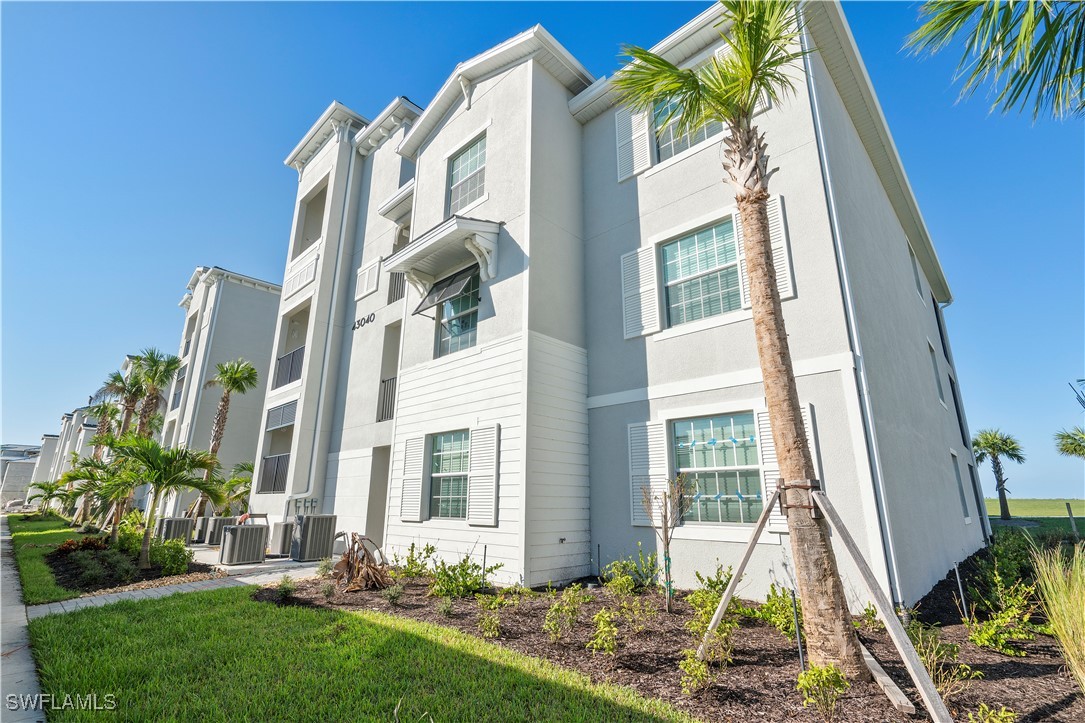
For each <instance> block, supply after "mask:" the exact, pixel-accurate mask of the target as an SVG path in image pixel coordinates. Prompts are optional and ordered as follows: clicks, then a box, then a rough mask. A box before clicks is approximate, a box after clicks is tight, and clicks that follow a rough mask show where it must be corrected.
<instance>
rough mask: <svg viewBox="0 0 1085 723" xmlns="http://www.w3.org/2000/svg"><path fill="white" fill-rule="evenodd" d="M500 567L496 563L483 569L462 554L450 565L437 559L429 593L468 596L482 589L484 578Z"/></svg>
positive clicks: (468, 556) (484, 586) (441, 595)
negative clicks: (458, 559) (460, 558)
mask: <svg viewBox="0 0 1085 723" xmlns="http://www.w3.org/2000/svg"><path fill="white" fill-rule="evenodd" d="M427 547H428V546H427ZM501 567H502V566H501V564H500V563H498V564H496V565H491V566H489V567H487V568H486V569H485V570H483V569H482V565H480V564H478V563H477V562H475V561H474V560H472V559H471V556H470V555H464V556H463V559H462V560H460V561H459V562H457V563H454V564H452V565H449V564H448V563H446V562H445V561H444V560H438V561H437V562H435V563H434V565H433V583H432V584H431V585H430V589H429V594H430V595H434V596H436V597H470V596H471V595H474V594H475V593H476V592H480V591H482V590H484V589H485V588H486V578H487V577H488V576H489V575H492V574H493V573H494V572H496V571H497V570H500V569H501Z"/></svg>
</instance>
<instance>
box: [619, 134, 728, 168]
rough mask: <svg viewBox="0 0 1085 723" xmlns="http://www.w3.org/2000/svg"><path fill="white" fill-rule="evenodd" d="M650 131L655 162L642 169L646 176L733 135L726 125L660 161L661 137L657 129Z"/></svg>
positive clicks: (705, 149)
mask: <svg viewBox="0 0 1085 723" xmlns="http://www.w3.org/2000/svg"><path fill="white" fill-rule="evenodd" d="M649 132H650V134H651V136H652V139H653V140H652V160H653V161H654V163H652V165H651V166H649V167H648V168H646V169H644V170H643V171H641V175H642V176H643V177H644V178H649V177H651V176H653V175H655V174H656V173H658V172H660V171H663V170H666V169H667V168H670V167H671V166H673V165H674V164H676V163H681V162H682V161H684V160H686V159H687V158H689V157H691V156H693V155H696V154H697V153H700V152H702V151H707V150H708V149H709V147H710V146H713V145H716V144H718V143H722V142H723V141H724V140H725V139H726V138H727V136H729V135H731V133H730V131H728V130H727V128H726V127H724V129H723V131H722V132H720V133H717V134H715V135H712V136H709V137H708V138H705V139H704V140H703V141H700V142H698V143H696V144H695V145H692V146H690V147H689V148H687V149H686V150H684V151H682V152H681V153H676V154H675V155H673V156H671V157H670V158H668V159H667V160H665V161H660V160H658V159H659V139H658V138H657V137H656V131H655V129H652V130H650V131H649Z"/></svg>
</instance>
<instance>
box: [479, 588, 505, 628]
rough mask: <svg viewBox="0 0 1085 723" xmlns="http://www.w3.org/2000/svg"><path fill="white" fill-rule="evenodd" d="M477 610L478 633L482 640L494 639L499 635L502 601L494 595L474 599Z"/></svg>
mask: <svg viewBox="0 0 1085 723" xmlns="http://www.w3.org/2000/svg"><path fill="white" fill-rule="evenodd" d="M476 601H477V604H478V608H479V616H478V632H479V634H480V635H482V637H484V638H496V637H498V636H499V635H501V614H500V612H499V611H500V610H501V608H502V607H504V603H503V601H502V600H501V599H500V598H499V597H497V596H494V595H479V596H477V597H476Z"/></svg>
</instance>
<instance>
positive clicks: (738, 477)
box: [672, 412, 762, 523]
mask: <svg viewBox="0 0 1085 723" xmlns="http://www.w3.org/2000/svg"><path fill="white" fill-rule="evenodd" d="M672 426H673V441H672V443H673V445H674V447H673V451H674V460H675V466H676V467H677V468H678V472H679V473H680V474H685V475H686V476H687V479H688V481H689V482H690V483H691V487H692V489H693V504H692V505H691V506H690V509H689V511H688V512H687V513H686V514H685V516H684V517H683V520H684V521H685V522H707V523H754V522H756V521H757V518H758V516H759V515H760V514H761V509H762V500H761V467H760V463H759V461H758V455H757V437H756V434H757V431H756V423H755V421H754V415H753V412H740V413H736V414H724V415H719V416H715V417H698V418H695V419H680V420H676V421H675V422H673V425H672Z"/></svg>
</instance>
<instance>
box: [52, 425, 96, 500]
mask: <svg viewBox="0 0 1085 723" xmlns="http://www.w3.org/2000/svg"><path fill="white" fill-rule="evenodd" d="M96 428H97V420H96V419H94V418H93V417H88V416H87V407H79V408H78V409H74V410H72V411H70V412H68V413H67V414H64V415H62V416H61V418H60V435H59V436H58V437H57V443H56V449H55V450H54V451H53V455H52V459H51V460H50V464H49V475H48V477H47V478H46V479H47V480H48V481H50V482H55V481H56V480H58V479H60V477H61V475H63V474H64V473H65V472H67V471H68V470H70V469H71V468H72V454H73V453H74V454H76V455H77V456H79V457H86V456H89V455H91V454H93V452H94V447H93V445H91V444H90V439H91V437H93V436H94V433H95V430H96Z"/></svg>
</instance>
